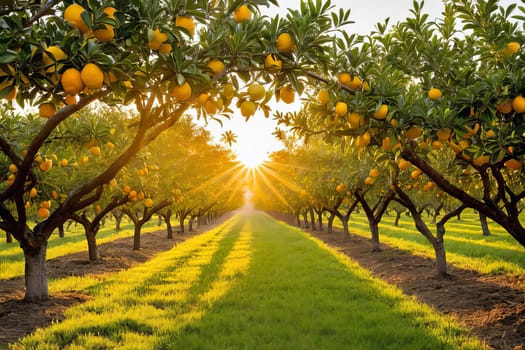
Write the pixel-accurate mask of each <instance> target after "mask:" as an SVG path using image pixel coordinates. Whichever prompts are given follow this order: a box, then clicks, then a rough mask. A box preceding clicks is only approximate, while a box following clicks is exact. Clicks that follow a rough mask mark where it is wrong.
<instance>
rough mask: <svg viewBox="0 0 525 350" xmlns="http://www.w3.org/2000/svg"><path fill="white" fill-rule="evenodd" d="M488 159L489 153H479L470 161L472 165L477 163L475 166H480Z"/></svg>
mask: <svg viewBox="0 0 525 350" xmlns="http://www.w3.org/2000/svg"><path fill="white" fill-rule="evenodd" d="M489 161H490V155H488V154H484V155H481V156H479V157H477V158H474V160H473V161H472V163H473V164H474V165H477V166H482V165H484V164H487V163H488V162H489Z"/></svg>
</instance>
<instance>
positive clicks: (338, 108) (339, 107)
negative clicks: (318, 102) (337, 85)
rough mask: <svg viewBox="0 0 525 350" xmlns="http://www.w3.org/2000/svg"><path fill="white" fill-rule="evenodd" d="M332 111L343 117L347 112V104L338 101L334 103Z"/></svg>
mask: <svg viewBox="0 0 525 350" xmlns="http://www.w3.org/2000/svg"><path fill="white" fill-rule="evenodd" d="M334 112H335V114H336V115H337V116H338V117H344V116H345V115H346V113H348V105H347V104H346V103H345V102H342V101H339V102H337V103H336V104H335V108H334Z"/></svg>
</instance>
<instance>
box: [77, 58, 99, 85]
mask: <svg viewBox="0 0 525 350" xmlns="http://www.w3.org/2000/svg"><path fill="white" fill-rule="evenodd" d="M80 78H81V79H82V83H84V85H85V86H86V87H88V88H89V89H92V90H96V89H100V88H101V87H102V85H103V84H104V72H102V69H100V68H99V66H97V65H96V64H94V63H88V64H86V65H85V66H84V68H82V72H80Z"/></svg>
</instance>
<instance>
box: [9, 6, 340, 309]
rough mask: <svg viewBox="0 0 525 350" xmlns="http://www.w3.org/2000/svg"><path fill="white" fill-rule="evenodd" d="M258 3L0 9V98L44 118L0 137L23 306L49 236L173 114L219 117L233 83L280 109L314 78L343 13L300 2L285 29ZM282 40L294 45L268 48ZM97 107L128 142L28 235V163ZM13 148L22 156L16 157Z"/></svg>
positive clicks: (40, 292) (39, 295)
mask: <svg viewBox="0 0 525 350" xmlns="http://www.w3.org/2000/svg"><path fill="white" fill-rule="evenodd" d="M270 2H271V3H276V2H275V1H272V0H268V1H266V0H252V1H250V2H249V4H248V7H249V10H250V11H249V13H250V14H251V16H243V17H242V18H240V17H239V16H238V15H235V10H236V9H237V8H238V7H240V6H241V5H242V4H243V3H244V2H243V1H241V0H232V1H225V0H222V1H214V2H212V3H210V2H209V1H205V0H199V1H175V2H173V1H139V0H133V1H122V0H116V1H113V2H111V3H107V2H101V1H79V2H78V3H76V4H72V3H71V2H69V1H58V0H51V1H48V2H45V3H42V4H40V3H34V2H31V3H28V4H25V5H26V6H23V7H21V6H18V3H17V2H16V1H15V2H10V3H9V4H8V5H7V7H5V8H3V9H2V11H3V14H4V16H2V22H1V27H0V30H1V33H0V98H5V99H6V100H7V101H11V102H9V103H14V102H13V101H16V103H18V104H19V105H20V106H29V105H32V106H35V107H36V106H38V109H39V114H40V115H41V116H42V117H43V118H45V119H46V122H45V123H44V125H42V127H41V128H40V129H38V130H35V132H34V133H33V134H32V135H31V136H30V137H29V138H28V139H26V140H23V142H19V141H18V140H16V141H13V140H11V139H10V138H9V137H8V136H5V135H4V134H2V135H1V136H0V149H1V150H2V153H3V154H4V155H5V157H6V159H8V162H9V163H13V164H15V165H16V166H17V169H18V171H17V173H16V176H14V178H12V180H9V182H7V185H8V186H7V185H4V186H3V187H2V188H1V189H0V218H1V221H0V227H1V228H2V229H3V230H5V231H9V232H10V233H11V234H12V235H13V237H14V238H15V239H17V240H18V241H19V242H20V246H21V248H22V249H23V251H24V255H25V259H26V262H27V264H26V267H27V268H26V275H25V278H26V300H40V299H46V298H47V297H48V288H47V276H46V267H45V253H46V245H47V240H48V238H49V235H50V234H51V232H52V231H53V230H54V228H56V227H57V226H60V225H61V224H62V223H63V222H64V221H65V220H66V219H67V218H68V217H69V215H70V213H72V212H77V211H80V210H82V209H83V208H85V207H87V206H90V205H92V204H93V203H95V202H96V201H97V200H98V199H99V198H100V196H101V194H102V188H103V185H104V184H105V183H107V182H108V181H109V180H111V179H112V178H114V177H115V175H116V174H117V173H118V171H119V170H120V169H121V168H122V167H124V166H125V165H126V163H127V162H128V161H129V160H130V159H131V158H132V157H133V155H134V154H135V153H136V152H137V151H138V150H139V149H140V148H141V147H143V146H145V145H147V144H148V143H150V142H151V141H152V140H154V139H155V138H156V137H157V136H158V135H159V134H160V133H161V132H162V131H164V130H166V129H168V128H169V127H171V126H172V125H174V124H175V123H176V122H177V121H178V120H179V119H180V117H181V116H182V115H183V114H184V113H185V111H187V110H188V109H190V108H194V107H195V108H196V110H197V111H198V113H199V115H200V116H206V117H208V118H213V117H214V116H215V115H216V114H218V113H223V114H229V113H231V111H232V110H231V109H230V107H232V106H233V105H234V104H233V103H232V98H234V97H235V96H236V93H235V89H236V88H237V87H238V86H239V81H246V82H249V81H254V80H257V81H261V82H271V86H272V88H274V89H277V91H280V92H284V93H282V94H278V95H279V96H280V97H282V98H283V99H284V100H287V101H290V99H291V98H292V97H293V91H291V89H290V88H289V87H288V85H289V84H292V85H293V86H295V88H296V89H297V90H298V91H301V90H302V87H303V86H304V84H306V83H307V80H308V79H310V78H312V75H311V74H306V73H303V72H305V71H310V72H314V73H315V74H316V76H317V75H320V74H322V73H323V72H324V71H326V69H327V64H328V63H329V57H328V56H327V55H325V54H324V53H325V52H326V51H327V49H324V48H323V45H325V46H328V45H326V44H328V43H330V42H331V41H332V40H333V39H332V36H331V35H330V31H331V30H332V28H334V27H337V26H340V25H343V24H346V23H347V22H348V21H347V19H348V12H340V13H337V14H334V15H333V16H331V15H330V13H329V8H330V4H329V2H326V3H324V4H323V3H321V2H317V3H315V4H314V3H313V2H309V3H304V4H303V6H302V8H301V11H300V12H297V13H294V12H292V13H291V14H290V16H288V17H287V18H286V19H282V18H275V19H273V20H271V21H270V20H268V19H267V18H263V17H261V16H259V14H258V8H257V6H260V5H268V4H269V3H270ZM11 4H12V5H11ZM285 31H286V32H289V33H290V35H291V38H292V40H293V41H294V43H295V45H291V47H282V46H279V47H277V39H278V36H279V35H280V34H281V33H282V32H285ZM197 33H198V35H197ZM292 58H294V59H293V60H292ZM297 77H299V78H297ZM230 84H231V85H230ZM285 86H286V87H287V88H286V89H284V87H285ZM239 97H240V99H237V100H236V101H237V102H238V105H239V107H240V108H241V112H242V113H243V114H244V115H245V116H248V115H249V114H250V113H252V112H253V111H254V110H255V109H257V108H261V109H262V110H263V111H267V110H268V109H267V106H266V105H265V100H263V101H262V102H261V101H253V99H254V98H259V94H257V93H256V94H255V95H253V96H242V97H241V96H239ZM97 100H100V101H103V102H104V103H107V104H118V105H132V106H133V107H134V108H135V109H136V113H137V114H138V118H137V119H136V122H135V126H136V127H135V129H134V130H133V131H132V132H133V133H132V135H131V136H130V137H129V141H128V143H127V144H126V145H125V147H124V148H123V151H122V152H120V153H119V155H118V156H117V157H115V158H114V160H113V161H112V162H111V163H110V164H108V165H107V166H106V167H105V168H103V169H102V170H101V171H100V172H99V173H98V174H97V175H95V176H92V177H91V178H89V179H87V180H85V181H84V182H82V183H79V184H78V185H77V187H76V188H75V189H73V190H71V191H70V193H69V194H68V197H67V198H65V200H64V201H63V202H62V203H61V205H60V206H59V207H57V208H55V209H54V210H52V211H51V212H50V214H49V217H48V218H47V219H45V220H43V221H40V222H38V224H37V225H36V226H34V227H30V226H29V225H28V220H27V214H26V209H25V205H24V204H25V198H24V196H26V195H27V193H28V192H29V191H30V189H31V188H32V187H35V186H37V185H38V178H37V177H35V176H34V174H33V167H34V165H35V158H36V157H37V154H38V153H39V151H40V149H41V148H42V147H43V146H44V145H45V144H46V142H47V140H48V138H49V137H50V135H51V134H52V133H53V132H54V130H56V129H57V128H58V127H59V126H60V125H61V124H62V123H63V122H64V121H65V120H67V119H69V118H70V117H71V116H72V115H73V114H74V113H75V112H77V111H80V110H81V109H82V108H84V107H85V106H87V105H89V104H91V103H92V102H94V101H97ZM117 132H122V131H121V130H118V131H117ZM22 143H24V145H22ZM23 147H24V148H27V152H26V153H25V154H24V155H21V153H20V151H21V149H22V148H23ZM7 180H8V179H6V181H7Z"/></svg>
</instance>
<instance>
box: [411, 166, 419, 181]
mask: <svg viewBox="0 0 525 350" xmlns="http://www.w3.org/2000/svg"><path fill="white" fill-rule="evenodd" d="M420 175H421V170H419V169H416V170H413V171H412V172H411V173H410V177H411V178H412V179H414V180H417V179H418V178H419V176H420Z"/></svg>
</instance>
